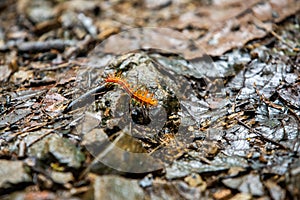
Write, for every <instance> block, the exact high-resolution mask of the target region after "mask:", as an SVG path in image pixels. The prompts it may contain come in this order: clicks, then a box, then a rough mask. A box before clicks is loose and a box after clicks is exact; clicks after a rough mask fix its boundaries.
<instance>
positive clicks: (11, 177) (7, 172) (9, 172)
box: [0, 160, 32, 189]
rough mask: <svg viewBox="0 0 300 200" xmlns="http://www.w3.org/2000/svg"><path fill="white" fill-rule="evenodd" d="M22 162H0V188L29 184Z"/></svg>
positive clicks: (29, 179)
mask: <svg viewBox="0 0 300 200" xmlns="http://www.w3.org/2000/svg"><path fill="white" fill-rule="evenodd" d="M31 181H32V180H31V177H30V176H29V175H28V174H27V173H26V170H25V168H24V166H23V162H22V161H8V160H0V188H1V189H6V188H10V187H11V186H12V185H15V184H20V183H26V182H31Z"/></svg>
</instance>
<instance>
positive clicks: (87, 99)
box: [63, 84, 108, 113]
mask: <svg viewBox="0 0 300 200" xmlns="http://www.w3.org/2000/svg"><path fill="white" fill-rule="evenodd" d="M106 90H108V87H107V85H105V84H103V85H100V86H98V87H96V88H94V89H91V90H90V91H88V92H86V93H84V94H83V95H81V96H80V97H78V98H77V99H75V100H73V101H72V102H70V103H69V105H68V106H67V107H66V108H65V110H64V111H63V112H64V113H67V112H69V111H71V110H72V109H77V108H81V107H83V106H85V105H87V104H89V103H92V102H93V101H95V99H96V97H97V94H99V93H102V92H104V91H106Z"/></svg>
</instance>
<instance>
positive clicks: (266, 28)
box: [253, 16, 294, 49]
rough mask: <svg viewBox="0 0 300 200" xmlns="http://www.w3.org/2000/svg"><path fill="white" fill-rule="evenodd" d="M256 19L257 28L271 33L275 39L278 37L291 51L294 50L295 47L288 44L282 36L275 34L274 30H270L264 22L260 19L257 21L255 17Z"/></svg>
mask: <svg viewBox="0 0 300 200" xmlns="http://www.w3.org/2000/svg"><path fill="white" fill-rule="evenodd" d="M253 19H254V23H255V25H256V26H258V27H260V28H262V29H264V30H265V31H267V32H269V33H271V34H272V35H273V36H274V37H276V38H277V39H278V40H279V41H281V42H282V43H284V44H285V45H286V46H288V47H289V48H291V49H294V47H293V46H292V45H291V44H289V43H287V42H286V41H285V40H284V39H283V38H282V37H281V36H280V35H278V34H277V33H275V32H274V31H273V30H270V29H269V28H268V27H267V26H266V25H265V24H264V23H263V22H262V21H260V20H259V19H257V18H256V17H254V16H253Z"/></svg>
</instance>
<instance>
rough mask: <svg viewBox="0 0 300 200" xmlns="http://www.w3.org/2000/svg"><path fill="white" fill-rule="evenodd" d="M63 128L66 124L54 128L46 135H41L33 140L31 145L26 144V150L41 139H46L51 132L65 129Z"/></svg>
mask: <svg viewBox="0 0 300 200" xmlns="http://www.w3.org/2000/svg"><path fill="white" fill-rule="evenodd" d="M65 126H67V124H63V125H61V126H59V127H56V128H54V129H52V130H49V131H47V132H46V133H44V134H43V135H41V136H40V137H38V138H37V139H35V140H34V141H32V142H31V143H29V144H27V145H26V147H27V148H28V147H30V146H32V145H33V144H34V143H36V142H38V141H40V140H41V139H43V138H44V137H46V136H47V135H50V134H51V133H52V132H53V131H55V130H58V129H61V128H63V127H65Z"/></svg>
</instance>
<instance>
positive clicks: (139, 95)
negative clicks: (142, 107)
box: [105, 74, 158, 106]
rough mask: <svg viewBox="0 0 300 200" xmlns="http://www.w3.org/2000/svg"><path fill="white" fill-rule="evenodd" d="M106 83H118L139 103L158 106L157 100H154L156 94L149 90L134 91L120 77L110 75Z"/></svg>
mask: <svg viewBox="0 0 300 200" xmlns="http://www.w3.org/2000/svg"><path fill="white" fill-rule="evenodd" d="M105 82H106V83H116V84H118V85H120V86H122V88H123V89H124V90H125V91H126V92H127V93H128V94H129V95H130V96H131V98H134V99H135V100H137V101H138V102H140V103H142V104H146V105H150V106H157V104H158V101H157V99H155V98H153V96H154V94H152V93H149V92H148V91H147V90H146V91H143V90H140V89H138V90H134V89H133V88H131V87H130V85H129V84H128V83H127V81H126V80H124V79H122V77H121V76H120V75H118V74H117V75H115V74H110V75H108V76H107V77H106V79H105Z"/></svg>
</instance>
